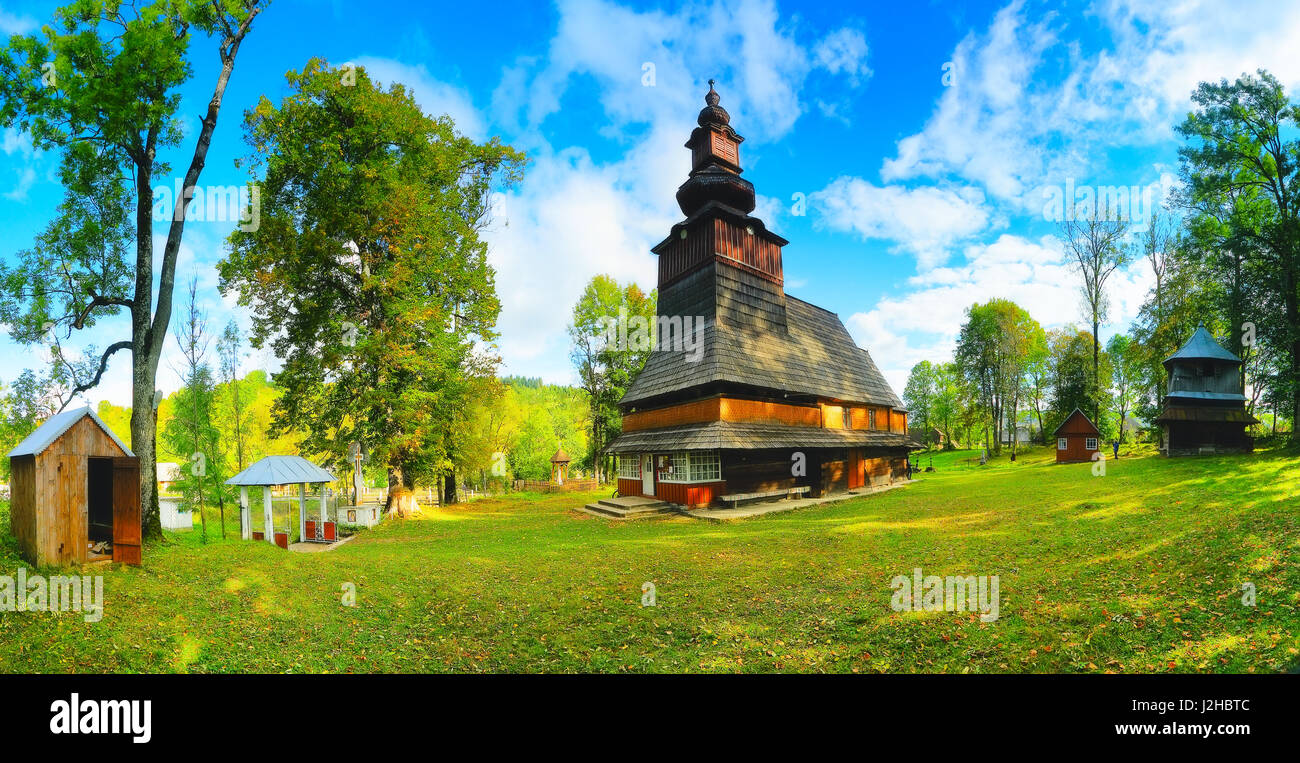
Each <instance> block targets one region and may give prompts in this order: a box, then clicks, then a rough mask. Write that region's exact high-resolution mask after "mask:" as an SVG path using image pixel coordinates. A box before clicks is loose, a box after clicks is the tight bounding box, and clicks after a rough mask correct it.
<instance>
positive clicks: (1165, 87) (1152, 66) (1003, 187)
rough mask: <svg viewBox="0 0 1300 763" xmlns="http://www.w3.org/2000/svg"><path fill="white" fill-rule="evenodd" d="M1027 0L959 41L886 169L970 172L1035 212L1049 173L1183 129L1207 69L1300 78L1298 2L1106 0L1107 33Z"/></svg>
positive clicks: (1073, 173) (906, 174) (1091, 168)
mask: <svg viewBox="0 0 1300 763" xmlns="http://www.w3.org/2000/svg"><path fill="white" fill-rule="evenodd" d="M1024 6H1025V3H1024V2H1023V0H1015V2H1012V3H1010V4H1008V5H1007V6H1005V7H1004V8H1002V9H1001V10H1000V11H999V12H998V13H997V14H996V15H995V16H994V18H993V21H992V22H991V24H990V25H989V27H988V28H987V29H986V30H984V31H983V32H982V33H976V32H972V33H971V34H969V35H967V36H966V37H965V38H964V39H963V40H962V41H961V42H960V43H959V44H958V45H957V47H956V48H955V49H954V51H953V53H952V60H951V63H952V64H953V68H952V74H953V82H952V84H951V86H949V87H946V88H944V89H943V92H942V95H941V96H940V97H939V99H938V102H937V104H936V106H935V109H934V111H933V113H932V114H931V116H930V118H929V120H928V121H927V122H926V124H925V126H924V127H923V128H922V129H921V130H920V131H919V132H917V133H914V134H912V135H908V136H906V137H904V138H902V139H901V140H899V141H898V144H897V147H896V152H895V155H894V156H893V157H891V158H887V159H886V160H885V161H884V162H883V164H882V168H881V177H882V179H883V180H885V181H897V180H905V179H912V178H918V177H933V178H949V179H952V178H959V179H960V180H961V181H962V182H966V183H975V184H978V185H980V186H982V187H983V188H985V190H987V192H988V193H989V195H990V196H991V197H992V198H994V199H996V200H999V201H1007V202H1011V203H1012V204H1014V205H1017V206H1019V207H1020V208H1021V209H1022V211H1031V210H1032V209H1033V208H1034V206H1035V204H1036V203H1037V202H1038V200H1039V197H1038V196H1037V195H1036V194H1034V193H1032V191H1033V189H1035V188H1038V187H1040V186H1042V185H1043V184H1045V183H1060V182H1063V181H1064V179H1065V178H1067V177H1076V178H1089V177H1092V176H1094V175H1095V173H1097V172H1098V171H1105V172H1111V170H1109V168H1106V167H1105V165H1104V161H1105V160H1104V157H1103V155H1104V153H1105V152H1106V151H1107V150H1110V149H1113V148H1115V147H1117V146H1142V145H1151V144H1154V143H1157V142H1160V141H1165V140H1169V139H1171V138H1173V137H1174V133H1173V128H1174V126H1175V125H1176V124H1177V123H1178V122H1180V121H1181V120H1182V118H1183V116H1184V115H1185V114H1186V112H1187V111H1188V109H1189V108H1190V106H1191V103H1190V96H1191V93H1192V90H1193V89H1194V88H1195V87H1196V85H1197V84H1198V83H1199V82H1201V81H1207V80H1208V81H1218V80H1220V79H1223V78H1227V79H1234V78H1236V77H1237V76H1239V75H1240V74H1242V73H1243V72H1251V73H1253V72H1254V71H1255V70H1256V69H1258V68H1261V67H1262V68H1266V69H1269V70H1270V71H1272V72H1273V73H1274V74H1275V75H1277V76H1278V77H1279V79H1281V80H1282V81H1283V83H1284V84H1286V85H1287V86H1288V87H1289V88H1290V89H1292V90H1293V91H1294V89H1295V88H1297V87H1300V56H1297V55H1296V54H1295V51H1296V50H1300V6H1297V5H1295V4H1287V3H1273V2H1267V0H1263V1H1255V0H1246V1H1244V2H1234V3H1230V4H1225V3H1219V2H1212V1H1208V0H1204V1H1203V0H1184V1H1183V2H1171V3H1136V2H1128V1H1127V0H1107V1H1103V2H1099V3H1098V4H1097V7H1096V8H1095V9H1093V10H1092V11H1091V13H1090V14H1089V15H1090V16H1094V17H1096V18H1097V19H1098V20H1099V21H1100V23H1101V26H1102V29H1101V30H1100V34H1097V30H1095V29H1086V30H1085V29H1084V27H1083V24H1081V23H1079V22H1076V21H1069V20H1066V19H1065V18H1064V17H1061V16H1058V15H1056V14H1053V13H1035V18H1034V19H1032V20H1031V19H1030V17H1029V14H1028V13H1026V12H1025V7H1024ZM1085 34H1086V35H1087V37H1088V39H1087V40H1086V42H1085V41H1084V40H1083V35H1085ZM1097 40H1100V41H1101V44H1098V43H1097ZM936 79H937V78H936ZM1112 174H1113V172H1112ZM1092 179H1093V182H1098V183H1101V184H1122V183H1126V182H1129V179H1127V178H1095V177H1092ZM1080 182H1083V181H1082V180H1081V181H1080Z"/></svg>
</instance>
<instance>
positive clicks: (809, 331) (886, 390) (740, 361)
mask: <svg viewBox="0 0 1300 763" xmlns="http://www.w3.org/2000/svg"><path fill="white" fill-rule="evenodd" d="M785 299H786V322H787V326H788V331H784V332H775V331H759V330H755V329H753V328H750V327H737V326H731V325H729V324H728V323H725V322H724V323H721V324H719V323H718V322H717V321H710V322H708V324H707V325H706V326H705V328H704V332H703V340H702V341H703V344H704V349H703V352H702V353H701V354H700V355H699V356H697V357H698V360H697V361H695V362H691V361H690V355H691V354H690V353H687V352H682V351H667V352H660V351H655V352H652V353H650V358H649V360H647V361H646V365H645V369H644V370H642V371H641V373H640V375H638V376H637V378H636V380H635V381H634V382H633V383H632V386H631V387H630V388H629V389H628V391H627V394H625V395H624V396H623V400H622V401H621V402H622V403H623V404H624V405H628V404H632V403H638V402H643V401H646V400H650V399H652V398H656V397H659V396H661V395H665V394H668V393H672V392H677V391H679V390H683V389H688V388H690V387H697V386H703V385H707V384H711V383H714V382H730V383H734V384H743V385H746V386H750V387H757V388H761V389H768V390H773V391H776V392H781V393H796V394H806V395H814V396H818V397H825V398H831V399H835V400H843V401H848V402H858V403H872V404H876V405H887V406H890V407H892V408H895V409H898V410H903V402H902V401H901V400H899V399H898V396H897V395H896V394H894V391H893V389H891V388H890V386H889V383H888V382H887V381H885V377H884V376H883V375H882V374H881V373H880V369H879V368H877V367H876V364H875V362H874V361H873V360H872V359H871V355H870V353H868V352H867V351H866V350H864V349H862V348H861V347H859V346H857V344H855V343H854V341H853V338H852V337H851V336H849V332H848V330H847V329H845V328H844V324H843V323H842V322H841V321H840V319H839V316H837V315H836V314H835V313H832V312H830V311H828V310H823V309H822V308H820V307H817V306H816V305H812V304H809V303H807V302H804V301H803V300H800V299H795V298H794V297H791V296H789V295H786V297H785ZM900 436H901V435H900Z"/></svg>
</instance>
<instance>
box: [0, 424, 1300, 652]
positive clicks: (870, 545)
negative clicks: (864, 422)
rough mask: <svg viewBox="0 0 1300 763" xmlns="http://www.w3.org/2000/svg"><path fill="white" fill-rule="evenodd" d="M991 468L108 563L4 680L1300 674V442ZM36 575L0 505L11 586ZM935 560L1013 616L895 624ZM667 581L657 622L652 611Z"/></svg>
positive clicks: (1028, 458) (194, 539)
mask: <svg viewBox="0 0 1300 763" xmlns="http://www.w3.org/2000/svg"><path fill="white" fill-rule="evenodd" d="M977 456H978V453H977V452H974V451H964V452H956V453H941V454H937V455H935V457H934V465H935V467H936V468H937V470H938V471H936V472H934V473H931V474H922V475H921V480H920V481H919V482H918V483H916V484H914V485H910V486H908V487H906V488H904V489H900V490H892V491H888V492H885V493H881V494H879V495H874V496H869V497H863V498H855V499H853V500H848V501H843V502H839V503H833V504H825V505H821V506H815V507H811V508H807V509H802V510H799V511H794V512H789V513H785V514H777V515H771V516H767V517H763V518H760V519H753V520H746V521H741V522H733V523H713V522H702V521H698V520H692V519H687V518H678V517H673V518H667V519H661V520H650V521H642V522H628V523H616V522H612V521H606V520H601V519H597V518H594V517H589V516H586V515H580V514H577V513H575V512H572V511H569V508H570V507H572V506H576V505H580V504H581V503H584V502H586V501H588V500H590V499H591V498H592V497H595V496H596V495H600V494H588V495H584V494H568V495H537V494H532V495H529V494H516V495H514V496H511V497H509V498H503V499H483V500H478V501H474V502H471V503H469V504H466V505H464V506H461V507H455V508H452V509H450V510H440V511H435V512H432V513H430V514H429V515H428V516H427V517H426V518H425V519H421V520H413V521H406V522H388V523H384V524H382V525H380V526H379V527H377V528H374V529H372V530H368V531H365V532H363V533H362V534H361V535H360V537H358V538H356V539H354V540H353V541H351V542H350V543H348V544H347V545H345V546H343V547H341V548H339V549H338V550H336V551H333V552H330V553H321V554H299V553H286V552H284V551H281V550H279V549H276V548H273V547H271V546H269V544H266V543H251V542H241V541H238V540H228V541H215V542H210V543H208V544H207V545H202V544H200V542H199V541H200V538H199V533H198V531H197V530H196V531H195V532H192V533H186V534H183V535H175V534H168V537H167V542H166V543H165V544H162V545H152V546H149V547H147V548H146V549H145V563H146V566H144V567H143V568H97V569H95V570H94V571H93V572H94V573H96V574H97V573H98V572H99V571H100V570H103V572H104V575H105V593H104V600H105V602H104V604H105V612H104V617H103V620H102V621H101V622H99V623H94V624H90V623H86V622H84V621H83V619H82V617H81V615H79V614H77V613H61V614H51V613H35V612H22V613H3V614H0V644H3V648H2V649H0V671H7V672H72V671H84V672H130V671H143V672H157V671H164V672H165V671H180V672H225V671H236V672H245V671H251V672H279V671H292V672H377V671H383V672H387V671H394V672H398V671H400V672H439V671H609V672H616V671H634V672H642V671H650V672H689V671H709V672H762V671H827V672H849V671H854V672H878V671H887V672H914V671H915V672H966V671H977V672H1028V671H1034V672H1039V671H1048V672H1094V671H1097V672H1101V671H1105V672H1121V673H1131V672H1165V671H1179V672H1196V671H1216V672H1244V671H1257V672H1279V671H1295V670H1297V669H1300V635H1297V634H1300V564H1298V563H1297V559H1298V558H1300V497H1298V496H1300V459H1298V458H1297V457H1296V455H1295V453H1294V452H1282V451H1268V452H1261V453H1256V454H1254V455H1250V456H1233V457H1201V458H1187V459H1174V460H1167V459H1162V458H1159V457H1158V456H1154V455H1152V454H1151V453H1150V452H1149V451H1144V452H1131V453H1129V454H1128V455H1127V456H1125V457H1122V458H1121V459H1120V460H1119V461H1110V462H1108V463H1107V464H1106V475H1105V476H1102V477H1094V476H1093V475H1092V472H1091V465H1090V464H1077V465H1069V466H1056V465H1053V464H1052V463H1051V460H1052V458H1053V452H1052V451H1051V450H1048V449H1042V448H1037V449H1033V450H1031V451H1029V452H1027V453H1022V454H1021V456H1020V458H1019V459H1018V460H1017V462H1016V463H1014V464H1012V463H1010V462H1009V461H1008V460H1007V458H1006V457H1005V456H1003V457H1002V458H1000V459H996V460H995V461H993V462H992V463H990V465H988V466H985V467H980V466H978V465H976V464H974V463H972V459H976V458H977ZM928 463H929V458H928V456H924V455H923V456H922V457H921V465H922V466H923V467H924V466H926V465H928ZM214 527H215V525H214V524H210V529H214ZM236 535H237V533H236ZM20 566H23V562H22V561H21V560H20V558H19V557H18V555H17V553H16V549H15V545H14V541H13V538H12V537H11V536H10V533H9V519H8V508H7V505H5V504H0V574H5V575H12V574H14V573H15V572H16V570H17V568H18V567H20ZM914 567H921V568H923V570H924V571H925V573H926V574H937V575H998V576H999V579H1000V593H1001V606H1000V618H999V619H998V620H997V621H996V622H992V623H983V622H980V620H979V618H978V616H977V615H976V614H972V613H954V612H933V613H897V612H894V611H893V610H892V609H891V607H890V600H891V597H892V595H893V590H892V589H891V588H890V580H891V579H892V578H893V577H894V576H895V575H910V574H911V571H912V569H913V568H914ZM47 572H48V571H47ZM644 582H653V583H654V585H655V588H656V597H657V603H656V606H653V607H642V606H641V596H642V590H641V589H642V584H643V583H644ZM1244 582H1250V583H1253V584H1254V586H1255V591H1256V596H1257V601H1258V604H1257V606H1255V607H1248V606H1244V605H1243V604H1242V601H1241V599H1242V583H1244ZM345 583H352V584H355V586H356V597H357V599H356V606H355V607H347V606H342V604H341V603H340V601H341V597H342V595H343V590H342V589H343V586H344V584H345Z"/></svg>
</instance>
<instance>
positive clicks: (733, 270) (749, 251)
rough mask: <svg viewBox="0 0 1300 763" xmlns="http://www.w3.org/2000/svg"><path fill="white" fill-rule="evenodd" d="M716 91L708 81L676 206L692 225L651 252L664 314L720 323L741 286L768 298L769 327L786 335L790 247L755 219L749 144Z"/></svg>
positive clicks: (679, 228)
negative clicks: (745, 165)
mask: <svg viewBox="0 0 1300 763" xmlns="http://www.w3.org/2000/svg"><path fill="white" fill-rule="evenodd" d="M713 85H714V82H713V80H709V92H708V93H706V94H705V96H704V108H703V109H701V110H700V115H699V118H698V119H696V122H697V123H698V125H699V126H698V127H696V128H695V129H694V130H692V131H691V139H690V140H688V141H686V147H687V148H689V149H690V150H691V172H690V176H689V177H688V178H687V179H686V182H685V183H682V185H681V187H680V188H678V189H677V204H678V206H680V207H681V208H682V212H683V213H684V214H685V215H686V219H685V220H682V221H681V222H679V223H677V224H676V225H674V226H673V228H672V231H671V232H670V233H669V234H668V237H667V238H665V239H664V240H663V241H661V242H659V243H658V244H657V245H655V247H654V248H653V249H652V250H651V251H653V252H654V253H655V254H657V255H659V305H660V307H662V308H665V309H668V308H671V309H670V310H669V312H668V313H665V314H678V315H687V314H690V315H706V316H713V315H714V313H715V309H714V308H715V306H716V305H722V306H723V307H724V308H726V309H724V310H723V312H726V310H729V309H730V308H729V307H727V306H729V305H732V304H733V303H735V304H738V303H736V302H735V300H734V299H733V298H732V297H731V296H729V295H730V294H731V292H730V291H728V290H729V289H730V288H731V287H730V286H729V284H731V283H732V282H734V281H736V280H737V279H740V280H743V281H744V282H745V283H746V284H747V286H746V288H747V289H749V291H748V292H747V293H748V294H749V295H750V299H751V300H759V298H758V297H756V296H754V295H756V294H758V293H759V292H762V293H763V294H764V296H763V297H762V298H761V300H759V301H761V303H762V304H763V305H764V307H763V309H762V310H761V311H759V312H762V313H763V315H764V316H765V317H763V318H762V319H761V320H762V321H763V322H764V324H765V325H767V326H769V327H771V328H774V329H775V330H780V331H784V329H785V307H784V305H785V296H784V293H783V292H782V284H783V282H784V276H783V275H782V268H781V248H782V247H783V246H785V245H786V244H787V243H789V242H787V241H786V240H785V239H783V238H781V237H780V236H778V235H776V234H775V233H773V232H771V231H769V230H768V229H767V226H766V225H764V224H763V221H762V220H760V219H758V218H757V217H754V216H753V215H752V214H750V213H751V212H753V211H754V201H755V199H754V186H753V184H751V183H750V182H749V181H748V180H746V179H745V178H743V177H741V176H740V173H741V172H742V170H741V167H740V144H741V143H742V142H744V140H745V139H744V138H742V137H740V135H738V134H737V133H736V131H735V129H734V128H732V126H731V115H730V114H728V113H727V110H726V109H724V108H722V106H721V105H720V103H721V100H722V99H721V97H720V96H719V95H718V91H717V90H715V89H714V87H713ZM708 295H711V296H708ZM700 299H705V301H706V302H707V304H703V303H700V302H699V301H698V300H700ZM715 303H716V305H715ZM673 311H676V312H673ZM718 315H719V319H720V320H723V319H724V318H723V314H722V313H718ZM736 320H741V319H740V318H739V317H737V318H736Z"/></svg>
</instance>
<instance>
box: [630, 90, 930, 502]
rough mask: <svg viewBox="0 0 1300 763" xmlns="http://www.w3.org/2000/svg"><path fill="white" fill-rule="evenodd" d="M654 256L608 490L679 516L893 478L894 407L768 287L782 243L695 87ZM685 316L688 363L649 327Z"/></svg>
mask: <svg viewBox="0 0 1300 763" xmlns="http://www.w3.org/2000/svg"><path fill="white" fill-rule="evenodd" d="M704 100H705V104H706V105H705V107H704V109H703V110H702V111H701V112H700V114H699V119H698V120H697V122H698V125H699V126H698V127H696V128H695V129H694V130H693V131H692V133H691V136H690V140H689V141H687V143H686V148H688V149H690V152H691V172H690V176H689V177H688V179H687V180H686V182H685V183H683V184H682V185H681V187H680V188H679V189H678V191H677V203H678V206H680V207H681V210H682V213H683V214H684V215H685V216H686V218H685V219H684V220H682V221H681V222H679V223H677V224H676V225H674V226H673V227H672V230H670V231H669V234H668V236H667V238H665V239H664V240H663V241H661V242H660V243H659V244H657V245H656V246H654V247H653V249H652V251H654V253H655V254H657V255H658V256H659V282H658V288H659V301H658V317H657V325H658V326H659V327H660V339H659V342H658V346H657V347H656V348H655V349H654V350H653V351H652V352H651V353H650V357H649V359H648V360H647V362H646V365H645V368H644V369H643V370H642V371H641V373H640V374H639V375H638V376H637V377H636V379H635V380H634V381H633V383H632V385H631V386H630V387H629V388H628V391H627V393H626V394H625V395H624V396H623V399H622V400H621V401H620V407H621V410H622V414H623V432H622V434H620V435H619V436H618V437H617V438H616V439H615V440H614V442H613V443H611V444H610V446H609V447H608V448H607V449H606V452H609V453H614V454H617V457H618V473H619V478H618V489H619V493H620V495H623V496H643V497H647V498H650V497H653V498H658V499H660V500H662V501H667V502H670V503H674V504H678V505H684V506H706V505H709V504H718V503H721V502H724V501H731V500H736V499H739V498H742V497H743V498H757V499H763V498H779V497H783V496H786V495H791V494H796V495H811V496H819V495H822V494H825V493H830V492H838V491H846V490H849V489H852V488H857V487H863V486H867V485H878V484H882V483H889V482H892V481H894V480H897V479H901V478H903V477H904V475H905V472H906V468H907V457H908V453H909V451H910V450H917V449H920V447H921V446H920V444H919V443H916V442H915V441H913V440H912V439H911V438H909V437H908V434H907V411H906V410H905V409H904V408H903V403H902V401H901V400H899V398H898V395H896V394H894V391H893V390H892V389H890V387H889V384H888V383H887V382H886V381H885V378H884V376H882V375H881V373H880V371H879V369H878V368H877V367H876V364H875V363H874V362H873V361H872V359H871V355H870V354H869V353H868V352H867V351H866V350H864V349H862V348H860V347H858V346H857V345H856V344H855V343H854V342H853V339H852V338H851V337H850V336H849V332H848V331H847V330H846V329H845V328H844V324H843V323H841V322H840V319H839V318H838V317H837V316H836V315H835V314H834V313H831V312H829V311H827V310H823V309H822V308H820V307H817V306H816V305H812V304H809V303H807V302H804V301H803V300H799V299H795V298H794V297H791V296H789V295H787V294H786V293H785V291H784V288H783V285H784V278H783V275H782V266H781V256H782V254H781V253H782V248H783V247H784V246H785V245H786V244H787V243H788V242H787V241H786V240H785V239H783V238H781V237H780V236H778V235H777V234H775V233H773V232H772V231H770V230H768V229H767V227H766V226H765V225H764V224H763V221H762V220H760V219H759V218H757V217H754V216H753V215H751V214H750V213H751V212H753V211H754V206H755V197H754V186H753V185H752V184H751V183H750V182H749V181H748V180H746V179H744V178H743V177H741V172H742V169H741V165H740V144H741V143H742V142H743V141H744V138H742V137H741V136H740V135H738V134H737V133H736V131H735V130H734V129H733V128H732V127H731V124H730V122H731V118H730V116H729V115H728V114H727V112H726V110H725V109H723V108H722V107H721V106H720V105H718V101H719V98H718V93H717V92H716V91H715V90H714V89H713V82H712V81H710V82H709V92H708V94H707V95H706V96H705V98H704ZM687 320H691V321H699V322H700V323H701V324H702V326H703V329H702V332H701V333H700V334H699V335H698V338H699V341H700V344H699V345H697V346H696V347H695V348H694V349H695V351H694V352H686V351H684V350H683V349H674V347H675V345H672V346H670V345H671V343H670V342H669V341H668V340H667V338H666V336H665V332H666V331H667V332H671V331H672V327H675V326H684V325H688V324H686V321H687Z"/></svg>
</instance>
